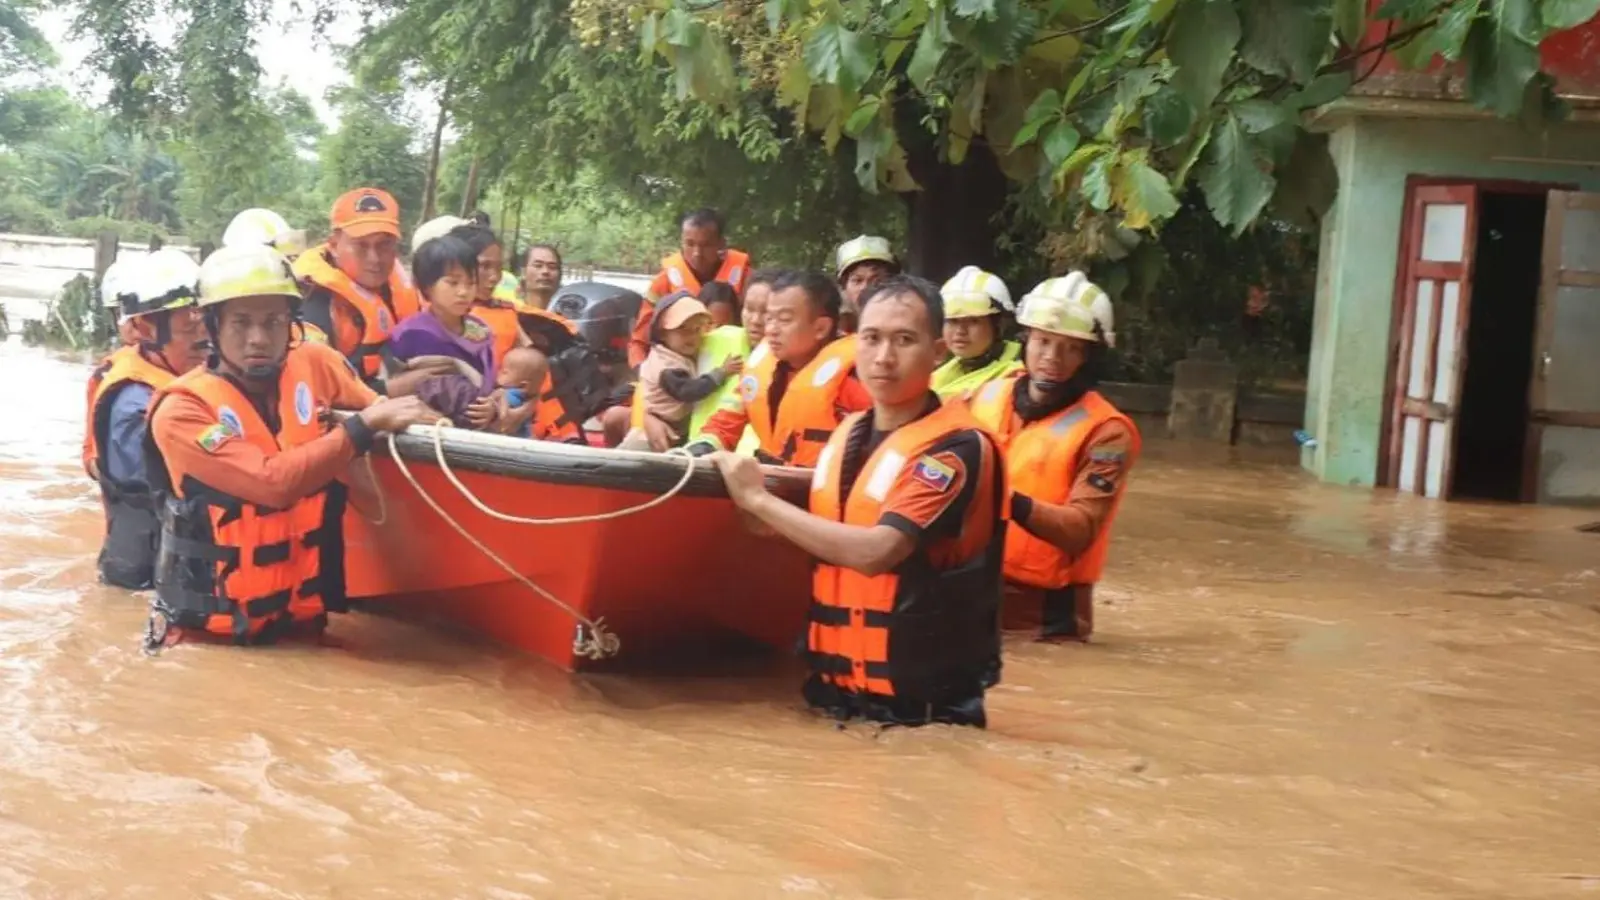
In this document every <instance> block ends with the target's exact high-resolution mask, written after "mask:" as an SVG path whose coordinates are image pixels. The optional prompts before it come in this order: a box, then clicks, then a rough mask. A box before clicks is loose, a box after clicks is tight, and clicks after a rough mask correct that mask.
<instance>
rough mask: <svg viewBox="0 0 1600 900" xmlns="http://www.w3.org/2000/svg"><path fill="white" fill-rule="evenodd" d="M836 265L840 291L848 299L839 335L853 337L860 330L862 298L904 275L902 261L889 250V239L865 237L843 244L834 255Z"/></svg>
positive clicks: (845, 301)
mask: <svg viewBox="0 0 1600 900" xmlns="http://www.w3.org/2000/svg"><path fill="white" fill-rule="evenodd" d="M834 262H835V264H836V267H835V268H836V271H835V275H836V277H837V278H838V279H839V291H840V292H841V293H842V294H843V296H844V310H843V312H842V314H841V315H840V317H839V331H840V333H842V334H850V333H852V332H854V331H855V330H856V317H857V316H858V315H859V313H858V312H857V310H858V309H859V306H860V302H861V297H862V295H863V294H865V293H866V292H867V290H868V289H869V288H871V287H872V286H873V285H875V284H877V283H878V282H880V281H882V280H884V279H885V278H888V277H889V276H891V275H898V274H900V261H899V260H897V259H895V256H894V251H893V250H891V249H889V241H888V239H886V238H881V237H878V236H877V235H871V234H862V235H857V236H856V237H853V238H851V239H850V240H848V241H845V242H844V243H842V244H840V245H839V249H838V250H836V251H835V252H834Z"/></svg>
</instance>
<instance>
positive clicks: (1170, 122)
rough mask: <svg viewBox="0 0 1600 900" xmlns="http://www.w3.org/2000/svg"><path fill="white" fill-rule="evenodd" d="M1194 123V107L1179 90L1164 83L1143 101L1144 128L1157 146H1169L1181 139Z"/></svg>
mask: <svg viewBox="0 0 1600 900" xmlns="http://www.w3.org/2000/svg"><path fill="white" fill-rule="evenodd" d="M1193 124H1194V107H1192V106H1190V105H1189V101H1188V100H1186V99H1185V98H1184V96H1183V94H1182V93H1181V92H1179V90H1178V89H1177V88H1175V87H1173V86H1172V85H1170V84H1164V85H1162V86H1161V88H1160V89H1159V90H1157V91H1156V92H1155V93H1154V94H1153V95H1151V97H1150V99H1148V100H1146V101H1145V102H1144V130H1145V134H1147V135H1149V136H1150V140H1151V142H1152V143H1154V144H1155V145H1156V146H1157V147H1170V146H1172V145H1173V144H1176V143H1177V142H1179V141H1181V140H1183V137H1184V135H1186V134H1188V133H1189V127H1190V126H1191V125H1193Z"/></svg>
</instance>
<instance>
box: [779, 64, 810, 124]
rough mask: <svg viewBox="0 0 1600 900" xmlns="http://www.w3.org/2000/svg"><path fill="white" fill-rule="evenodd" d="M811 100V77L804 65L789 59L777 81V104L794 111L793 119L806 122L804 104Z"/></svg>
mask: <svg viewBox="0 0 1600 900" xmlns="http://www.w3.org/2000/svg"><path fill="white" fill-rule="evenodd" d="M810 99H811V76H810V75H809V74H807V73H806V66H805V63H803V62H801V61H799V60H793V59H791V60H790V61H789V62H788V63H787V64H786V65H785V66H784V69H783V75H782V76H781V77H780V78H779V80H778V104H779V105H780V106H785V107H788V108H789V109H792V110H794V115H795V119H796V120H797V121H800V122H804V121H806V104H807V102H808V101H809V100H810Z"/></svg>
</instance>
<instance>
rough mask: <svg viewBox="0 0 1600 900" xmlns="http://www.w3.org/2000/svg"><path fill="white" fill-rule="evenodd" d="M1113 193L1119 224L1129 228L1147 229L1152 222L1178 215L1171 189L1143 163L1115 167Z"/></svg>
mask: <svg viewBox="0 0 1600 900" xmlns="http://www.w3.org/2000/svg"><path fill="white" fill-rule="evenodd" d="M1115 193H1116V195H1117V204H1118V205H1119V206H1121V207H1122V224H1123V225H1125V226H1126V227H1128V228H1134V229H1140V228H1149V227H1150V224H1151V223H1152V222H1157V221H1160V220H1162V219H1166V218H1169V217H1171V216H1172V215H1173V214H1174V213H1176V212H1177V211H1178V198H1177V197H1175V196H1173V194H1172V185H1170V184H1168V183H1167V179H1166V177H1165V176H1163V175H1162V174H1161V173H1160V172H1157V171H1156V170H1155V169H1152V168H1150V166H1149V165H1147V164H1146V163H1145V161H1144V160H1143V159H1135V160H1133V161H1132V162H1131V163H1129V164H1127V165H1124V166H1118V167H1117V172H1116V192H1115Z"/></svg>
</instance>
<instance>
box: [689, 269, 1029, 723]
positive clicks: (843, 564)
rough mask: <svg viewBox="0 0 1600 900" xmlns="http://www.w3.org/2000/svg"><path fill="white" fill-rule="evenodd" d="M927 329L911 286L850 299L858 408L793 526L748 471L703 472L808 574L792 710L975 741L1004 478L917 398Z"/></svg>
mask: <svg viewBox="0 0 1600 900" xmlns="http://www.w3.org/2000/svg"><path fill="white" fill-rule="evenodd" d="M941 317H942V313H941V307H940V298H939V294H938V291H937V289H935V288H934V286H933V285H932V284H931V283H929V282H927V281H924V280H922V279H920V278H913V277H906V276H899V277H894V278H890V279H889V280H888V281H885V282H884V283H883V284H881V285H879V286H878V287H877V288H876V289H875V290H874V291H872V292H871V293H870V294H868V295H867V296H866V298H865V299H864V301H863V306H862V310H861V330H860V332H859V334H858V335H857V341H856V345H857V347H858V352H857V356H856V367H857V368H858V369H859V370H860V371H861V373H862V374H863V376H864V377H865V379H866V383H867V389H868V390H869V391H870V392H871V394H872V401H873V405H872V408H871V410H870V411H866V412H858V413H855V414H852V415H851V416H850V417H848V418H846V419H845V420H844V422H843V423H841V424H840V426H839V428H838V430H836V431H835V432H834V433H833V435H832V436H831V437H830V438H829V440H828V443H827V449H825V450H824V451H823V453H822V458H821V460H820V461H819V462H818V464H817V471H816V473H815V475H814V476H813V478H812V481H811V495H810V504H809V505H810V511H809V512H807V511H804V510H802V509H800V508H799V507H796V506H793V505H791V504H789V503H788V502H787V501H785V500H782V499H779V498H778V497H775V496H773V495H772V494H769V493H768V492H767V490H766V487H765V485H764V484H763V478H762V474H761V468H760V466H759V465H758V464H757V463H756V462H755V460H752V459H750V458H749V457H744V456H738V455H735V454H730V453H718V454H717V455H716V456H715V457H714V460H715V462H716V464H717V466H718V468H719V469H721V471H722V476H723V480H724V481H725V482H726V483H727V487H728V494H729V495H730V496H731V497H732V498H733V501H734V503H736V504H738V506H739V507H740V508H741V509H743V510H744V511H745V512H746V513H748V514H749V515H751V516H752V517H754V518H755V519H756V520H758V521H759V522H760V523H761V525H763V526H765V527H767V528H770V529H771V530H772V531H775V532H776V533H777V534H778V535H780V536H782V537H783V538H785V539H787V540H789V541H790V542H792V543H793V544H795V545H796V546H798V547H800V548H801V549H802V550H804V551H805V552H806V553H808V554H810V555H811V556H814V557H816V559H817V567H816V572H815V575H814V576H813V579H812V601H811V611H810V615H809V617H808V618H809V625H808V626H807V639H806V647H807V651H808V653H807V656H808V660H809V662H810V667H811V675H810V677H809V678H808V679H807V681H806V683H805V688H804V695H805V698H806V701H807V702H808V703H809V704H810V705H811V706H812V707H814V708H818V709H821V710H823V711H825V712H827V713H829V714H831V715H833V716H835V717H837V718H839V719H849V718H854V717H857V716H859V717H863V718H866V719H868V720H873V721H879V722H888V723H894V724H903V725H921V724H925V723H928V722H946V723H952V724H959V725H974V726H978V727H983V726H984V725H985V724H986V716H985V713H984V705H983V697H984V691H985V689H986V688H988V687H990V686H992V685H994V684H995V683H997V682H998V681H999V674H1000V625H999V615H1000V598H1001V585H1000V568H1001V559H1002V556H1003V549H1002V543H1003V541H1004V537H1005V523H1004V520H1003V519H1002V518H1001V506H1002V504H1003V502H1004V499H1005V464H1004V462H1003V461H1002V459H1001V457H1000V452H999V449H998V448H997V447H996V446H995V444H994V440H993V438H991V437H990V436H989V435H987V434H985V433H984V431H983V429H982V428H981V426H979V424H978V422H977V420H975V419H974V418H973V417H972V415H971V413H969V412H968V411H967V408H966V406H965V405H964V404H961V403H949V404H942V403H941V402H940V400H939V397H938V396H937V395H936V394H934V393H933V391H932V390H931V389H930V380H931V378H932V375H933V369H934V366H935V365H937V363H938V359H939V356H940V353H941V349H940V347H939V344H940V342H941V340H942V339H941V338H940V336H939V335H940V329H941V327H942V323H941V321H940V319H941Z"/></svg>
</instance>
